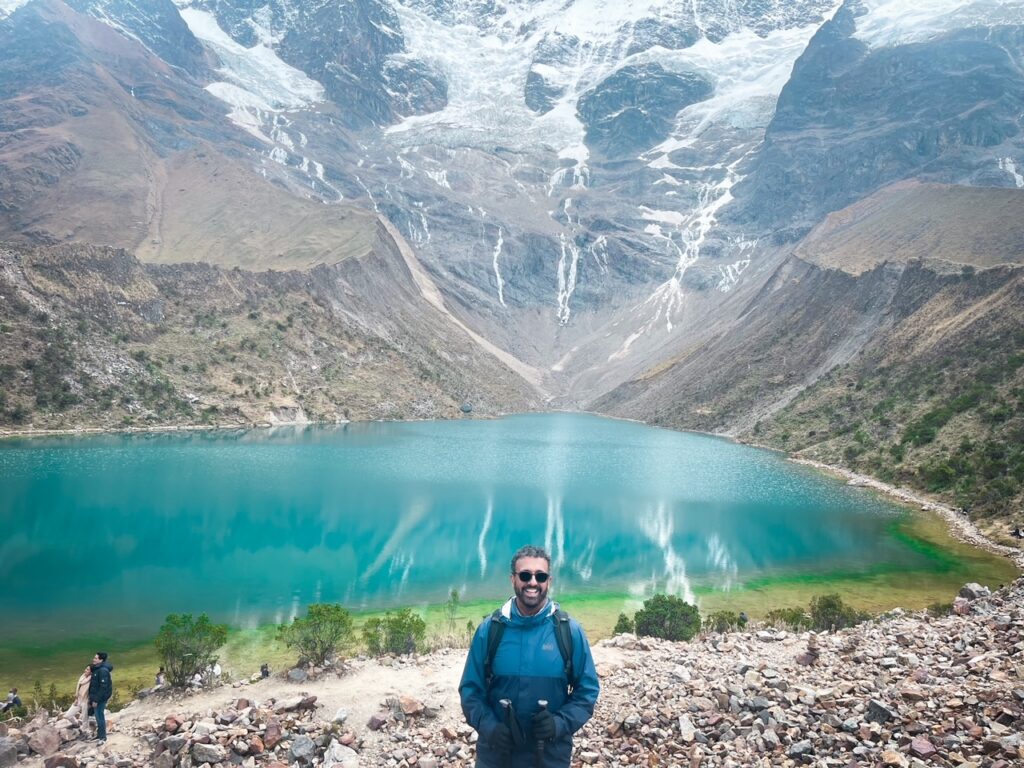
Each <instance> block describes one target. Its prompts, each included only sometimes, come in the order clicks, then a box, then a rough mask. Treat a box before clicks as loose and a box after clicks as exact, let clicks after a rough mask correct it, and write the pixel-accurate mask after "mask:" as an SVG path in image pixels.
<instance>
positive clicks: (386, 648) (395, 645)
mask: <svg viewBox="0 0 1024 768" xmlns="http://www.w3.org/2000/svg"><path fill="white" fill-rule="evenodd" d="M426 634H427V625H426V622H424V621H423V619H421V618H420V617H419V616H417V615H416V614H414V613H413V612H412V611H411V610H410V609H409V608H403V609H402V610H400V611H396V612H395V613H386V614H384V618H383V619H370V620H369V621H367V622H366V624H364V625H363V639H364V640H365V641H366V647H367V649H368V650H369V651H370V653H371V654H373V655H374V656H382V655H383V654H385V653H397V654H404V653H415V652H416V650H417V648H422V647H423V641H424V639H425V638H426Z"/></svg>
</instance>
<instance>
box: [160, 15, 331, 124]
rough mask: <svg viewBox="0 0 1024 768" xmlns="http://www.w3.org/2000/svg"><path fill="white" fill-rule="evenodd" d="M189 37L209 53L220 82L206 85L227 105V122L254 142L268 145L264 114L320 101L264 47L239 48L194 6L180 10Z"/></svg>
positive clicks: (315, 89) (320, 94)
mask: <svg viewBox="0 0 1024 768" xmlns="http://www.w3.org/2000/svg"><path fill="white" fill-rule="evenodd" d="M178 13H180V14H181V18H182V19H184V21H185V23H186V24H187V25H188V28H189V29H190V30H191V31H192V34H193V35H195V36H196V38H197V39H198V40H200V41H201V42H202V43H203V44H204V45H205V46H206V47H207V48H208V49H210V50H211V51H213V52H214V53H215V54H216V56H217V58H218V60H219V62H220V67H219V68H218V69H217V73H218V74H219V75H220V76H221V77H223V78H224V80H223V81H221V82H216V83H211V84H210V85H208V86H207V87H206V90H208V91H209V92H210V93H211V94H213V95H214V96H216V97H217V98H218V99H220V100H221V101H223V102H225V103H226V104H228V105H229V106H230V107H231V111H230V112H229V113H228V117H229V119H230V120H231V121H232V122H234V123H235V124H236V125H238V126H239V127H240V128H243V129H245V130H247V131H249V132H250V133H252V134H253V135H255V136H257V137H258V138H260V139H262V140H263V141H266V142H267V143H273V140H272V139H271V138H268V137H267V136H266V135H265V134H264V133H263V131H262V125H263V123H264V121H265V119H266V116H267V115H268V114H273V113H276V112H282V111H285V110H292V109H302V108H304V107H308V106H310V105H312V104H315V103H317V102H320V101H323V99H324V88H323V86H322V85H320V83H318V82H316V81H315V80H313V79H311V78H310V77H308V76H307V75H306V74H305V73H304V72H302V71H301V70H298V69H296V68H295V67H292V66H290V65H288V64H286V63H285V62H284V61H282V60H281V59H280V58H279V57H278V55H277V54H276V53H275V52H274V51H273V49H271V48H270V47H268V46H267V45H266V44H264V43H262V42H261V43H257V44H256V45H254V46H253V47H252V48H246V47H245V46H242V45H239V44H238V43H236V42H235V41H234V40H232V39H231V37H230V36H229V35H228V34H227V33H226V32H225V31H224V30H222V29H221V28H220V26H219V25H218V24H217V19H216V17H215V16H214V15H213V14H212V13H209V12H208V11H201V10H199V9H197V8H190V7H185V8H179V9H178Z"/></svg>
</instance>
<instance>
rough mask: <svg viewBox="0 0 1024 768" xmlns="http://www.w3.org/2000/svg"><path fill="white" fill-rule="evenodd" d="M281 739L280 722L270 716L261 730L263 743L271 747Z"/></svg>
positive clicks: (268, 747)
mask: <svg viewBox="0 0 1024 768" xmlns="http://www.w3.org/2000/svg"><path fill="white" fill-rule="evenodd" d="M279 741H281V722H280V721H279V720H276V719H273V718H271V720H270V721H269V722H268V723H267V727H266V728H265V729H264V731H263V745H264V746H265V747H266V748H267V749H273V748H274V747H276V746H277V743H278V742H279Z"/></svg>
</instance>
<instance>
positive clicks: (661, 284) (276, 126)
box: [0, 0, 1024, 402]
mask: <svg viewBox="0 0 1024 768" xmlns="http://www.w3.org/2000/svg"><path fill="white" fill-rule="evenodd" d="M56 6H63V4H62V3H60V1H59V0H0V19H2V20H0V35H2V33H3V27H5V26H6V27H8V29H10V30H20V31H19V32H17V33H15V32H12V33H11V34H21V35H22V38H24V36H26V35H28V34H29V30H30V29H31V25H30V24H29V17H30V16H31V14H33V13H38V12H41V11H39V9H38V7H45V8H48V9H50V10H49V11H48V12H49V13H51V14H52V13H54V11H53V8H54V7H56ZM67 6H69V7H70V8H71V9H72V10H73V11H75V12H77V13H78V14H81V15H84V16H87V17H89V18H91V19H93V20H97V21H99V22H102V23H103V24H104V25H107V26H108V27H109V28H112V29H113V30H115V31H116V32H117V34H119V35H122V36H124V37H125V38H126V39H127V40H129V41H131V42H132V43H134V44H137V45H139V46H141V47H142V48H144V49H145V50H146V51H147V52H148V54H149V55H152V56H153V57H156V58H158V59H159V60H160V61H162V62H163V63H164V64H166V65H167V67H168V71H167V73H166V74H165V75H161V77H163V78H164V80H163V82H165V83H167V84H168V87H171V88H175V87H177V88H179V89H180V91H181V92H188V93H190V94H192V95H191V96H190V97H189V98H192V99H194V100H197V101H196V103H197V104H198V103H201V104H202V105H203V106H202V109H201V111H202V117H201V119H200V118H199V117H195V120H196V122H195V124H194V126H193V129H192V135H195V134H196V133H201V134H202V136H203V138H204V141H208V142H210V143H212V144H214V145H216V144H218V143H219V142H221V141H224V142H227V144H226V145H225V146H228V149H227V150H226V151H227V153H228V154H229V155H230V156H231V157H232V158H233V159H234V160H238V161H241V162H243V163H245V164H247V165H248V166H249V167H250V168H252V169H254V170H255V172H256V173H258V174H259V175H260V176H262V177H264V178H266V179H268V180H270V181H271V182H272V183H274V184H276V185H277V186H278V187H281V188H284V189H287V190H289V192H290V194H293V195H298V196H303V197H308V198H311V199H314V200H319V201H322V202H323V203H326V204H331V205H339V206H346V205H356V206H361V207H364V208H366V209H369V210H373V211H375V212H378V213H380V214H382V215H384V216H385V217H386V218H387V219H389V220H390V221H391V222H393V223H394V224H395V225H396V226H397V228H398V230H399V231H400V232H401V234H402V235H403V236H404V238H405V239H406V240H407V241H408V243H409V244H410V245H411V247H412V248H413V250H414V251H415V253H416V255H417V257H418V258H419V259H420V260H421V261H422V262H423V264H424V265H425V266H426V267H427V269H428V271H429V272H430V274H431V275H432V277H433V278H434V280H436V282H437V283H438V285H439V286H440V288H441V291H442V293H443V295H444V298H445V301H446V303H447V304H448V306H449V308H450V309H451V311H452V312H454V313H455V314H456V315H458V316H460V317H461V318H462V319H463V320H464V321H465V322H467V323H468V324H469V325H470V326H472V327H474V328H475V329H476V330H478V331H479V332H480V333H482V334H483V335H484V336H486V337H487V338H489V339H491V340H493V341H495V342H496V343H497V344H498V345H499V346H501V347H503V348H505V349H506V350H508V351H510V352H512V353H513V354H515V355H517V356H518V357H520V358H521V359H523V360H525V361H527V362H529V363H530V364H532V365H536V366H538V367H542V368H544V369H545V370H547V371H548V372H549V374H548V375H549V377H550V378H551V383H550V387H549V391H550V392H552V393H556V394H557V393H561V394H563V395H564V396H565V397H566V399H567V401H569V402H585V401H586V400H587V399H588V398H590V397H592V396H594V395H595V394H599V393H600V392H602V391H607V390H608V389H609V388H611V387H613V386H615V385H617V384H618V383H620V382H621V381H623V380H624V379H625V378H627V377H629V376H633V375H636V374H637V373H639V372H640V371H642V370H644V369H646V368H648V367H650V366H652V365H656V364H657V362H658V361H659V360H661V359H665V358H668V357H672V356H674V355H679V354H683V353H684V350H686V349H687V348H689V347H690V346H692V345H693V344H694V343H696V342H695V339H697V338H699V333H698V334H696V335H695V332H697V331H701V332H706V331H707V330H708V329H709V328H713V327H718V325H716V324H721V327H723V328H724V327H726V326H727V323H726V322H724V321H723V320H722V318H723V317H725V318H727V317H728V316H729V312H734V311H736V309H735V307H737V306H739V304H740V302H739V301H738V300H734V299H731V298H730V297H731V296H732V295H734V294H736V295H740V296H743V295H747V293H752V292H754V291H756V290H757V289H758V288H759V286H760V285H761V284H762V283H763V281H764V280H765V279H766V275H767V274H768V273H769V272H770V271H771V270H772V269H773V268H774V266H776V265H777V264H778V261H779V259H781V258H783V257H784V256H785V254H786V253H788V250H787V248H789V246H788V245H787V244H789V243H792V242H795V241H796V240H798V239H799V238H800V237H801V236H802V235H803V234H804V233H806V232H807V231H808V230H809V229H810V228H811V227H812V226H814V225H815V224H816V223H818V222H819V221H821V220H822V218H823V217H824V216H825V215H826V214H827V213H829V212H831V211H834V210H838V209H840V208H842V207H844V206H845V205H848V204H850V203H852V202H855V201H856V200H858V199H860V198H862V197H864V196H866V195H868V194H870V193H872V192H874V191H876V190H877V189H879V188H880V187H882V186H884V185H885V184H888V183H890V182H893V181H898V180H901V179H906V178H922V179H926V180H930V181H940V182H949V183H960V184H974V185H984V186H1008V187H1012V186H1021V185H1022V184H1024V179H1022V176H1021V174H1020V172H1019V171H1018V169H1020V168H1024V149H1022V147H1024V145H1022V142H1021V138H1020V136H1021V127H1022V125H1021V123H1022V119H1024V118H1022V115H1024V108H1022V107H1024V105H1022V103H1021V100H1022V98H1024V97H1022V94H1024V88H1022V87H1021V86H1022V77H1021V72H1022V71H1024V70H1022V67H1021V64H1022V61H1021V51H1022V46H1021V42H1022V40H1024V1H1021V0H1016V1H1014V0H980V1H979V2H956V1H955V0H935V2H930V3H926V4H921V3H914V2H911V1H910V0H846V1H845V2H842V3H840V2H839V0H742V1H740V0H705V1H701V0H694V2H690V3H680V2H678V0H505V1H502V0H314V1H313V2H299V0H260V1H259V2H255V1H253V0H175V2H174V3H172V2H171V0H135V1H134V2H131V1H130V0H68V2H67ZM27 50H28V48H26V49H25V50H24V51H22V52H21V53H19V54H17V55H19V56H23V57H24V56H28V55H29V53H27V52H26V51H27ZM14 55H15V54H14V53H13V52H10V51H9V52H8V54H7V58H8V63H10V60H11V59H12V58H13V57H14ZM4 56H5V54H4V53H2V52H0V58H2V57H4ZM16 71H17V70H16V68H15V67H11V66H9V67H8V68H6V69H0V78H3V77H7V78H12V77H14V76H15V74H14V73H15V72H16ZM175 83H178V84H179V85H177V86H176V85H175ZM0 88H2V89H3V91H4V92H5V93H8V94H12V93H14V92H15V91H16V90H17V89H16V88H15V86H14V84H13V83H12V82H2V81H0ZM189 89H193V90H195V91H196V93H193V92H192V91H190V90H189ZM7 103H8V106H9V107H10V104H11V102H10V101H8V102H7ZM198 109H199V107H197V106H196V107H193V108H192V110H193V112H190V113H189V114H190V115H193V113H194V112H195V110H198ZM179 112H180V110H179ZM210 112H213V113H216V114H215V118H214V119H210V118H208V115H209V113H210ZM193 116H194V115H193ZM200 123H201V127H200ZM142 125H143V130H149V129H148V128H145V125H147V123H145V121H143V122H142ZM168 130H170V129H168ZM172 132H173V131H172ZM160 135H161V136H163V137H164V138H163V139H161V142H162V143H161V149H160V151H161V152H173V151H178V150H175V149H174V147H175V146H176V145H177V144H182V145H184V144H185V143H188V142H187V141H185V140H184V139H181V138H176V139H174V140H173V141H172V140H170V139H166V136H167V135H168V132H167V131H164V132H163V133H161V134H160ZM222 137H226V138H222ZM188 141H191V139H190V140H188ZM0 192H2V185H0ZM269 214H272V212H269V213H268V215H269ZM62 236H63V235H62V234H60V233H55V232H49V234H48V237H49V238H51V239H60V238H61V237H62ZM146 237H147V238H148V239H147V241H146V242H147V244H148V245H147V247H148V248H149V250H150V251H151V252H153V254H154V256H155V257H156V258H160V256H161V254H160V249H161V248H162V247H164V246H163V245H162V244H161V243H160V242H157V240H156V239H154V238H152V237H149V235H147V236H146ZM723 332H725V331H723Z"/></svg>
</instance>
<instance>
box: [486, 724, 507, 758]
mask: <svg viewBox="0 0 1024 768" xmlns="http://www.w3.org/2000/svg"><path fill="white" fill-rule="evenodd" d="M491 746H492V747H494V749H495V750H496V751H498V752H511V751H512V729H511V728H509V727H508V726H507V725H505V724H504V723H498V726H497V728H495V729H494V732H493V733H492V734H491Z"/></svg>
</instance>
